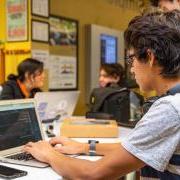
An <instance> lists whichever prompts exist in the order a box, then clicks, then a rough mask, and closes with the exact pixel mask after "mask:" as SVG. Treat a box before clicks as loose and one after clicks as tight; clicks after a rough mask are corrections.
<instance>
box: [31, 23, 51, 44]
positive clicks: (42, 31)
mask: <svg viewBox="0 0 180 180" xmlns="http://www.w3.org/2000/svg"><path fill="white" fill-rule="evenodd" d="M31 29H32V40H33V41H38V42H44V43H48V42H49V23H47V22H44V21H39V20H38V21H37V20H32V23H31Z"/></svg>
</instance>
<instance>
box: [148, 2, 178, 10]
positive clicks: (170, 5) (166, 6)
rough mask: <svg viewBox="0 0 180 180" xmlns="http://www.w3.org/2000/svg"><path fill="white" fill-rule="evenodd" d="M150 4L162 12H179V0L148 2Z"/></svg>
mask: <svg viewBox="0 0 180 180" xmlns="http://www.w3.org/2000/svg"><path fill="white" fill-rule="evenodd" d="M150 2H151V4H152V5H153V6H155V7H159V8H160V9H162V10H163V11H172V10H174V9H178V10H180V0H150Z"/></svg>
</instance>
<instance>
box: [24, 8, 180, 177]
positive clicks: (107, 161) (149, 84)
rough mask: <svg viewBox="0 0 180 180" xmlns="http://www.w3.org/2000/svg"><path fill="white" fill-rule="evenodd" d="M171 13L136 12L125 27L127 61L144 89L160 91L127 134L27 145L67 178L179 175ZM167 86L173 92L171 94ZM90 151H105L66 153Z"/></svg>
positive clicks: (179, 74) (178, 70)
mask: <svg viewBox="0 0 180 180" xmlns="http://www.w3.org/2000/svg"><path fill="white" fill-rule="evenodd" d="M172 13H178V12H177V11H176V12H174V11H172V12H169V13H162V15H161V16H159V15H156V14H155V15H152V14H151V15H150V16H149V15H145V16H140V17H138V18H137V17H136V18H135V19H133V20H132V21H131V23H130V24H129V26H128V28H127V30H126V31H125V42H126V48H127V49H128V54H129V59H128V62H129V64H131V72H132V73H134V75H135V79H136V81H137V83H138V84H139V86H140V89H141V90H144V91H151V90H156V92H157V93H158V95H159V96H161V97H160V98H159V99H158V100H156V101H155V102H154V103H153V104H152V105H151V107H150V109H149V110H148V111H147V113H146V114H145V115H144V116H143V117H142V119H141V120H140V121H139V123H138V124H137V125H136V127H135V128H134V129H133V131H132V132H131V134H129V136H128V137H126V138H124V139H123V140H121V143H115V144H103V143H96V142H93V143H91V142H92V141H91V142H90V144H88V143H79V142H76V141H72V140H70V139H68V138H62V137H61V138H60V137H57V138H53V139H51V140H50V142H45V141H40V142H37V143H33V142H29V143H28V144H27V145H26V146H25V147H24V150H25V151H26V152H28V153H31V154H32V155H33V156H34V157H35V158H36V159H38V160H39V161H43V162H46V163H48V164H50V165H51V167H52V168H53V169H54V170H55V171H56V172H57V173H59V174H60V175H62V176H64V177H66V178H67V179H86V180H87V179H91V180H93V179H117V178H118V177H119V176H122V175H124V174H127V173H128V172H131V171H133V170H137V169H140V168H142V169H141V176H142V179H143V180H145V179H162V180H164V179H167V180H179V179H180V172H179V166H180V164H179V157H180V118H179V114H180V53H179V52H180V32H179V31H178V30H177V29H178V28H180V24H178V22H179V21H180V18H179V16H173V17H174V18H173V19H171V21H174V23H172V24H171V23H170V24H168V25H167V22H166V21H164V20H162V18H164V17H167V16H170V15H171V14H172ZM175 17H176V18H175ZM165 19H167V20H168V18H165ZM177 26H178V27H177ZM169 91H170V92H173V95H168V94H167V93H168V92H169ZM58 144H62V146H56V145H58ZM92 151H93V152H94V153H96V154H101V155H104V156H103V157H102V158H101V159H100V160H97V161H95V162H91V161H88V160H82V159H77V158H72V157H68V156H66V155H63V154H62V153H68V154H80V153H85V154H90V153H92Z"/></svg>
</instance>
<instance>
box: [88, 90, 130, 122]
mask: <svg viewBox="0 0 180 180" xmlns="http://www.w3.org/2000/svg"><path fill="white" fill-rule="evenodd" d="M129 93H130V91H129V90H128V89H127V88H120V87H105V88H95V89H94V90H93V92H92V93H91V96H90V111H89V112H87V113H86V117H87V118H97V119H115V120H116V121H117V122H124V123H126V122H127V121H129V119H130V98H129Z"/></svg>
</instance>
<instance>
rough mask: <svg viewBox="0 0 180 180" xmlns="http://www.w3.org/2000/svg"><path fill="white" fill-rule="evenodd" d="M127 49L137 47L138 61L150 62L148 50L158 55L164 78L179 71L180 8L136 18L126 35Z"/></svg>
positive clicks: (177, 73) (174, 75) (175, 75)
mask: <svg viewBox="0 0 180 180" xmlns="http://www.w3.org/2000/svg"><path fill="white" fill-rule="evenodd" d="M124 38H125V42H126V48H127V49H131V48H133V49H134V50H135V54H136V57H137V58H138V60H139V61H141V62H144V63H146V62H147V61H148V53H147V50H148V49H149V50H151V52H152V53H153V54H154V56H155V57H156V60H157V63H158V65H159V66H160V67H161V75H162V76H163V77H169V78H170V77H178V76H179V73H180V11H178V10H174V11H171V12H164V13H163V12H161V13H160V12H158V13H151V14H147V15H144V16H138V17H135V18H134V19H133V20H132V21H131V22H130V23H129V26H128V28H127V30H126V31H125V34H124Z"/></svg>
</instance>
